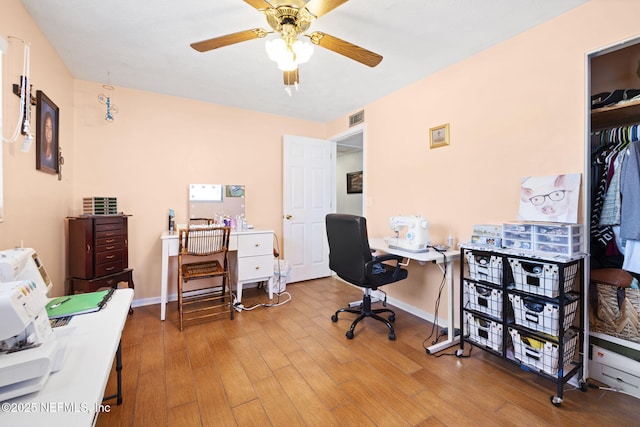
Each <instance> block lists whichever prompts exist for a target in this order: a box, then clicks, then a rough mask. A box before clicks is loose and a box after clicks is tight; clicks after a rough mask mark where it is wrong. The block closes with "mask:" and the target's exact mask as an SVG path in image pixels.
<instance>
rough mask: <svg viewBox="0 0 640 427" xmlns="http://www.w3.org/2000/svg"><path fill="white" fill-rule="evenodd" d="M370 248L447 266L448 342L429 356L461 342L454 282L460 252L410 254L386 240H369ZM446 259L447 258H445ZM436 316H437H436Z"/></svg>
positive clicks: (428, 349)
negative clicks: (456, 319)
mask: <svg viewBox="0 0 640 427" xmlns="http://www.w3.org/2000/svg"><path fill="white" fill-rule="evenodd" d="M369 246H370V247H371V248H372V249H376V250H379V251H382V252H386V253H389V254H393V255H399V256H401V257H403V258H407V259H413V260H416V261H418V262H435V263H436V264H445V266H444V268H445V269H444V270H443V271H444V272H445V274H446V276H447V294H448V297H447V340H446V341H442V342H439V343H437V344H434V345H432V346H431V347H429V348H427V351H428V352H429V354H433V353H437V352H439V351H442V350H444V349H445V348H449V347H451V346H453V345H455V344H458V343H459V342H460V337H459V336H455V327H454V326H455V323H454V322H455V313H454V311H455V307H454V299H453V294H454V280H453V262H454V261H455V260H457V259H459V258H460V252H459V251H457V250H454V249H449V250H447V251H445V252H443V253H440V252H438V251H436V250H434V249H429V252H409V251H403V250H400V249H391V248H389V245H387V243H386V242H385V241H384V238H375V239H369ZM445 257H446V258H445ZM434 316H435V314H434Z"/></svg>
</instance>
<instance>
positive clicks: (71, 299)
mask: <svg viewBox="0 0 640 427" xmlns="http://www.w3.org/2000/svg"><path fill="white" fill-rule="evenodd" d="M113 291H114V289H113V288H111V289H105V290H103V291H97V292H88V293H85V294H75V295H67V296H63V297H58V298H54V299H52V300H51V301H49V303H48V304H47V314H48V315H49V319H57V318H59V317H66V316H75V315H76V314H85V313H93V312H95V311H98V310H100V309H101V308H102V307H104V305H105V304H106V303H107V301H109V299H110V298H111V295H112V294H113Z"/></svg>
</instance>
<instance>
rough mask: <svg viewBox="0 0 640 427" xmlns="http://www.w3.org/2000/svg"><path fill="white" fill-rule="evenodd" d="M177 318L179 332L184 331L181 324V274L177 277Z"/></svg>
mask: <svg viewBox="0 0 640 427" xmlns="http://www.w3.org/2000/svg"><path fill="white" fill-rule="evenodd" d="M178 316H179V317H180V331H182V330H183V329H184V325H183V323H182V274H179V275H178Z"/></svg>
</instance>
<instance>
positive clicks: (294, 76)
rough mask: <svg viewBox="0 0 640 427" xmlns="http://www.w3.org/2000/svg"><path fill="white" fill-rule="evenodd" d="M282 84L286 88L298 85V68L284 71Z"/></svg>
mask: <svg viewBox="0 0 640 427" xmlns="http://www.w3.org/2000/svg"><path fill="white" fill-rule="evenodd" d="M283 77H284V84H285V85H286V86H290V85H293V84H296V83H300V74H299V73H298V68H296V69H295V70H293V71H284V72H283Z"/></svg>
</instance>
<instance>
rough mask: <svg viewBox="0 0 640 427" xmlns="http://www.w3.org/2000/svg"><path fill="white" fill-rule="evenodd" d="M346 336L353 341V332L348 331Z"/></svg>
mask: <svg viewBox="0 0 640 427" xmlns="http://www.w3.org/2000/svg"><path fill="white" fill-rule="evenodd" d="M346 335H347V338H349V339H350V340H352V339H353V331H347V333H346Z"/></svg>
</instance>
